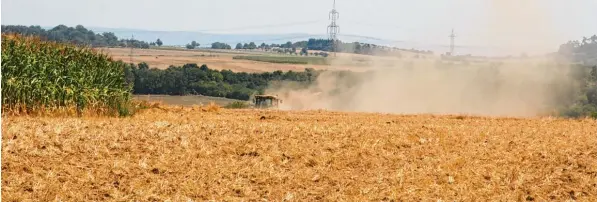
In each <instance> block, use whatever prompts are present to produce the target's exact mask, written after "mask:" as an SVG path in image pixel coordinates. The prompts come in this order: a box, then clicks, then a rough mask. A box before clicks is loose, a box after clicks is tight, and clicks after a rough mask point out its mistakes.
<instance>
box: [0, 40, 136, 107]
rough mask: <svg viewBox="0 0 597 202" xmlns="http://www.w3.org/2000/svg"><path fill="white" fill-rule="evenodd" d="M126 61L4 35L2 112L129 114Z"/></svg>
mask: <svg viewBox="0 0 597 202" xmlns="http://www.w3.org/2000/svg"><path fill="white" fill-rule="evenodd" d="M123 65H124V63H122V62H120V61H113V60H112V59H111V58H110V57H109V56H107V55H106V54H103V53H100V52H97V51H95V50H93V49H90V48H84V47H77V46H74V45H68V44H60V43H55V42H49V41H43V40H40V39H39V38H35V37H24V36H18V35H2V111H3V113H9V114H10V113H20V114H23V113H25V114H34V113H40V112H48V111H70V112H73V113H77V114H79V115H80V114H81V113H89V112H93V113H95V114H97V113H99V114H101V115H110V116H112V115H114V116H116V115H119V116H126V115H129V114H130V113H131V112H130V110H129V106H130V99H131V95H130V92H131V91H130V90H131V87H130V86H129V85H127V84H126V80H125V73H124V68H123Z"/></svg>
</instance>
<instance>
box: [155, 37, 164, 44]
mask: <svg viewBox="0 0 597 202" xmlns="http://www.w3.org/2000/svg"><path fill="white" fill-rule="evenodd" d="M155 44H157V45H158V46H162V44H164V43H162V40H160V39H159V38H158V40H156V41H155Z"/></svg>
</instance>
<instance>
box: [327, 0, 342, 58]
mask: <svg viewBox="0 0 597 202" xmlns="http://www.w3.org/2000/svg"><path fill="white" fill-rule="evenodd" d="M329 17H330V20H331V23H330V25H328V35H329V40H330V41H332V52H334V57H335V56H336V42H337V41H338V38H337V37H338V33H339V32H340V26H338V24H336V21H337V20H338V18H340V13H338V11H336V0H334V7H333V8H332V11H330V14H329Z"/></svg>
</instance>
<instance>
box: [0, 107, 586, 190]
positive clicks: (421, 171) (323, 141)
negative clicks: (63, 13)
mask: <svg viewBox="0 0 597 202" xmlns="http://www.w3.org/2000/svg"><path fill="white" fill-rule="evenodd" d="M596 132H597V126H596V122H595V121H594V120H588V119H586V120H565V119H552V118H535V119H514V118H481V117H465V116H431V115H411V116H403V115H384V114H367V113H337V112H325V111H304V112H289V111H254V110H224V109H222V110H220V111H217V112H202V111H200V110H197V109H193V108H184V109H181V108H170V109H165V110H164V109H151V110H148V111H145V112H141V113H139V114H138V115H135V116H134V117H130V118H93V117H89V118H59V117H54V118H52V117H47V118H46V117H42V118H39V117H38V118H32V117H3V121H2V180H3V181H2V198H3V199H4V200H6V201H27V200H36V201H55V200H64V201H91V200H96V201H98V200H101V201H133V200H140V201H163V200H171V201H187V200H188V199H192V200H194V201H205V200H211V199H214V200H217V201H223V200H227V201H240V200H248V201H262V200H263V199H267V200H273V201H282V200H289V201H318V200H323V201H438V200H440V199H441V200H443V201H452V200H459V201H524V200H535V201H565V200H577V201H594V200H595V199H596V198H597V184H596V183H597V161H596V159H597V147H595V145H597V134H596Z"/></svg>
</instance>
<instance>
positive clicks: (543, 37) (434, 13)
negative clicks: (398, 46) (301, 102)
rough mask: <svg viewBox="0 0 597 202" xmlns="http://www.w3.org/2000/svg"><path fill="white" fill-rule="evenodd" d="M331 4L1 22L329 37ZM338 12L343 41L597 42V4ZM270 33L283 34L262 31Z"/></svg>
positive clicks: (345, 0)
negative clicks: (588, 39) (356, 37)
mask: <svg viewBox="0 0 597 202" xmlns="http://www.w3.org/2000/svg"><path fill="white" fill-rule="evenodd" d="M332 2H333V1H332V0H300V1H299V0H293V1H291V0H250V1H249V0H168V1H165V0H164V1H158V0H52V1H50V0H2V19H1V20H2V24H21V25H41V26H55V25H58V24H65V25H69V26H74V25H77V24H82V25H84V26H86V27H110V28H138V29H146V30H162V31H211V32H220V33H309V34H325V32H326V26H327V24H328V23H329V22H328V12H329V11H330V10H331V7H332ZM336 7H337V9H338V11H339V12H340V19H339V21H338V23H339V25H340V27H341V28H340V29H341V34H350V35H364V36H372V37H378V38H384V39H391V40H403V41H409V42H419V43H432V44H448V43H449V39H448V37H447V36H448V35H449V32H450V30H451V29H452V28H454V29H455V30H456V33H457V35H458V36H459V37H458V39H457V42H458V43H459V44H464V45H483V46H486V45H499V46H504V45H509V44H514V43H516V46H517V48H525V50H526V49H529V50H531V49H532V50H535V49H537V50H539V49H540V50H543V49H548V48H551V49H554V48H555V47H554V46H556V45H557V44H561V43H563V42H565V41H567V40H570V39H579V38H580V37H581V36H588V35H593V34H597V12H596V11H597V0H338V1H337V5H336ZM291 24H295V25H293V26H288V25H291ZM268 25H276V26H271V27H265V28H264V27H263V26H268ZM251 27H253V28H254V29H249V28H251ZM255 27H257V28H255ZM241 28H242V29H241ZM518 46H520V47H518Z"/></svg>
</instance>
